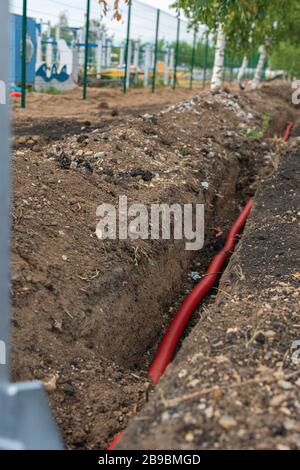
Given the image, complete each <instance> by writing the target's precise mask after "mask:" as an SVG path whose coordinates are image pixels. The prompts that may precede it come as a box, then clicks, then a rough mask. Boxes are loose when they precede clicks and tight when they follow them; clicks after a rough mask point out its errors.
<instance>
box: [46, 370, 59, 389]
mask: <svg viewBox="0 0 300 470" xmlns="http://www.w3.org/2000/svg"><path fill="white" fill-rule="evenodd" d="M57 379H58V374H54V375H52V376H51V377H48V378H47V379H45V380H43V385H44V389H45V390H46V391H47V392H54V390H56V387H57Z"/></svg>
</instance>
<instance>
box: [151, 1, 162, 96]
mask: <svg viewBox="0 0 300 470" xmlns="http://www.w3.org/2000/svg"><path fill="white" fill-rule="evenodd" d="M159 17H160V9H158V10H157V16H156V32H155V50H154V66H153V78H152V93H154V92H155V85H156V66H157V55H158V31H159Z"/></svg>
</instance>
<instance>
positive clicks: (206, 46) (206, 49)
mask: <svg viewBox="0 0 300 470" xmlns="http://www.w3.org/2000/svg"><path fill="white" fill-rule="evenodd" d="M208 34H209V32H208V31H207V33H206V41H205V51H204V70H203V88H205V83H206V70H207V60H208Z"/></svg>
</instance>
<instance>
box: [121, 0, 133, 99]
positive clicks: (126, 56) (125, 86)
mask: <svg viewBox="0 0 300 470" xmlns="http://www.w3.org/2000/svg"><path fill="white" fill-rule="evenodd" d="M131 6H132V0H129V2H128V18H127V37H126V46H125V74H124V84H123V89H124V93H126V92H127V77H128V72H129V73H130V67H128V65H129V64H128V63H129V57H128V52H129V42H130V22H131ZM128 68H129V70H128Z"/></svg>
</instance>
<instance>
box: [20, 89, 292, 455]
mask: <svg viewBox="0 0 300 470" xmlns="http://www.w3.org/2000/svg"><path fill="white" fill-rule="evenodd" d="M98 91H99V96H100V93H104V92H105V93H107V91H106V90H97V92H98ZM182 92H183V91H182ZM180 93H181V92H180ZM184 93H188V92H187V90H184ZM101 96H102V95H101ZM128 96H129V95H128ZM131 96H134V93H133V92H132V95H131ZM151 97H152V95H151ZM33 98H35V97H33ZM33 98H32V99H33ZM46 98H47V99H46ZM54 98H55V100H60V99H61V96H59V97H58V96H55V97H52V96H51V100H52V99H54ZM120 99H121V97H120ZM126 99H127V97H126ZM139 99H140V101H139V103H141V104H140V105H139V104H137V106H140V108H139V111H137V112H136V115H137V117H134V118H130V117H126V116H123V117H121V118H120V114H119V116H116V118H117V119H114V118H112V116H110V118H109V119H108V117H107V115H106V114H105V113H104V114H101V113H102V111H101V113H100V115H97V114H96V105H97V103H96V98H95V103H93V104H91V105H90V106H91V108H90V109H89V107H88V105H87V103H86V104H85V105H84V109H83V110H79V107H78V101H77V100H74V103H75V104H74V108H73V109H72V110H71V109H70V107H71V106H73V105H72V99H70V100H69V101H70V102H69V103H66V102H65V101H62V102H60V104H57V107H59V111H58V115H59V114H60V113H61V116H64V115H65V114H64V112H65V110H66V109H68V110H69V111H68V112H70V121H69V120H67V119H62V120H61V121H58V122H57V120H56V118H54V117H51V113H52V112H53V116H54V113H55V109H56V108H55V107H54V101H51V106H53V107H54V109H53V111H51V110H50V108H51V106H50V107H49V102H48V101H47V100H48V97H45V102H46V104H45V112H44V113H43V111H42V109H43V104H39V106H40V107H39V109H38V110H36V111H32V110H30V111H29V112H28V111H26V113H27V114H21V111H16V116H15V130H16V132H15V138H14V146H15V148H16V149H17V150H16V151H15V153H14V156H13V171H14V206H13V211H12V216H13V256H12V293H13V307H14V313H13V321H12V324H13V376H14V379H15V380H25V379H41V380H43V381H44V383H45V384H46V388H47V389H48V391H49V399H50V402H51V406H52V409H53V411H54V414H55V416H56V418H57V422H58V424H59V426H60V429H61V431H62V433H63V437H64V439H65V442H66V445H67V447H69V448H99V447H100V448H104V447H105V446H106V444H107V442H108V441H109V440H110V439H111V438H112V436H113V435H114V434H116V433H117V432H118V431H120V430H121V429H124V428H125V427H126V426H127V424H128V421H129V420H130V419H131V417H132V416H134V415H135V414H136V413H137V411H138V410H139V409H140V407H141V406H142V404H143V403H144V402H145V401H147V399H148V395H149V381H148V380H147V375H146V372H145V371H146V370H147V368H148V366H149V363H150V360H151V357H152V354H153V350H154V349H155V348H156V346H157V344H158V341H159V338H160V337H161V335H162V332H163V331H164V328H165V327H166V324H167V323H168V322H169V320H170V318H171V316H172V312H173V311H174V300H175V299H176V298H178V295H179V294H180V292H181V290H182V286H184V289H188V288H189V286H186V285H184V281H185V280H186V276H187V273H188V271H189V269H193V267H194V266H197V269H198V271H199V272H203V271H204V270H205V267H206V266H207V264H208V261H209V259H210V257H211V256H212V253H213V252H214V251H215V250H216V249H217V248H218V247H219V246H220V244H221V243H222V241H223V239H224V236H225V233H226V230H227V229H228V227H229V225H230V223H231V222H232V220H233V218H234V217H235V216H236V214H237V212H238V211H239V209H240V207H241V204H243V203H244V202H245V200H246V199H247V198H248V197H249V196H251V195H253V194H254V192H255V190H256V187H257V183H258V181H259V180H261V179H263V178H265V176H267V175H268V174H270V172H271V171H272V170H273V168H274V165H275V166H276V162H277V154H278V151H279V150H280V148H281V145H282V144H281V143H280V142H279V141H278V140H276V139H272V138H270V137H273V135H274V132H276V133H282V131H283V128H284V126H285V125H286V122H287V121H288V120H290V119H291V116H292V114H293V112H292V110H291V108H290V106H289V102H288V100H289V89H288V88H287V87H284V86H277V87H275V90H274V85H273V86H272V87H270V86H265V87H263V88H262V89H261V90H260V91H259V92H257V93H249V94H241V95H231V94H229V93H227V92H223V93H221V94H219V95H216V96H212V95H211V94H210V93H209V92H204V93H202V94H200V95H199V96H197V97H194V98H193V99H188V100H187V101H184V102H181V103H179V104H177V105H174V106H171V107H169V108H165V109H164V110H163V111H162V112H160V113H156V114H152V113H151V114H149V108H147V109H146V111H147V113H145V100H144V101H143V100H142V99H141V98H139ZM147 99H148V98H147ZM153 99H154V98H153ZM155 99H158V98H155ZM177 99H178V96H177ZM168 100H169V101H170V98H169V97H168V98H166V102H169V101H168ZM136 101H138V97H137V96H136ZM112 102H113V103H115V101H113V98H112ZM162 102H163V103H164V101H163V100H162ZM56 103H58V101H56ZM80 103H81V102H80ZM157 103H158V101H157ZM66 106H67V108H66ZM76 106H77V107H78V113H77V115H76ZM93 106H94V108H93ZM110 106H112V105H111V104H110ZM118 106H121V105H120V101H119V97H118ZM124 106H125V105H124ZM93 109H94V111H93ZM124 109H125V108H124ZM35 112H36V114H35V115H34V113H35ZM105 112H106V113H107V112H108V110H106V111H105ZM126 113H127V114H128V112H127V111H126ZM126 113H124V114H126ZM140 114H141V116H139V115H140ZM267 116H268V118H266V117H267ZM279 116H280V119H281V120H280V119H279ZM88 117H89V119H88V121H89V122H85V121H87V118H88ZM266 120H267V121H268V125H267V126H266V124H265V122H266ZM53 122H55V125H54V127H53ZM61 123H67V124H66V130H64V132H60V131H59V130H58V128H59V127H61ZM63 129H64V128H63ZM250 130H251V131H250ZM263 134H265V135H266V138H263ZM268 136H269V137H268ZM99 152H104V153H101V154H99ZM202 183H208V189H207V190H206V189H205V188H204V186H205V185H204V186H203V184H202ZM120 195H126V196H127V197H128V201H129V203H132V202H140V203H144V204H150V203H161V202H165V203H168V204H170V203H176V202H178V203H180V204H183V203H187V202H189V203H200V202H204V203H205V206H206V214H205V215H206V244H205V247H204V250H202V251H201V252H200V254H199V255H197V256H196V257H195V256H194V255H193V253H191V252H186V251H185V250H184V247H183V243H182V242H176V241H175V242H174V241H173V240H171V241H148V240H144V241H130V240H129V241H128V240H126V241H105V242H103V241H102V242H101V241H99V240H98V239H97V237H96V235H95V228H96V223H97V219H96V208H97V206H98V205H100V204H101V203H103V202H105V203H112V204H114V205H117V204H118V198H119V196H120ZM216 229H217V230H216ZM220 231H221V232H222V233H223V234H222V236H221V237H216V233H219V232H220Z"/></svg>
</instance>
